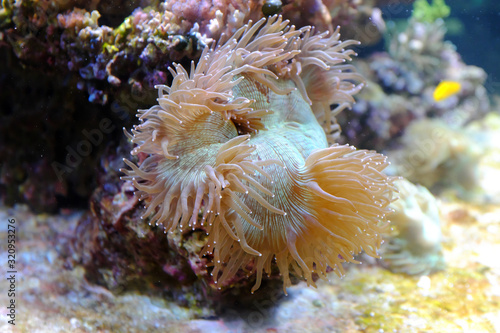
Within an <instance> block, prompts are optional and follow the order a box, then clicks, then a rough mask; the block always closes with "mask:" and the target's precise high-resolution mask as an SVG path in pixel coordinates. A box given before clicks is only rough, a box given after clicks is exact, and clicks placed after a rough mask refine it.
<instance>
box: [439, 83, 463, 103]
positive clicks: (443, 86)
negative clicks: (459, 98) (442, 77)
mask: <svg viewBox="0 0 500 333" xmlns="http://www.w3.org/2000/svg"><path fill="white" fill-rule="evenodd" d="M461 88H462V85H461V84H460V82H458V81H441V82H440V83H439V84H438V86H437V87H436V89H434V93H433V96H434V100H435V101H436V102H440V101H442V100H445V99H447V98H448V97H450V96H453V95H455V94H456V93H458V92H459V91H460V89H461Z"/></svg>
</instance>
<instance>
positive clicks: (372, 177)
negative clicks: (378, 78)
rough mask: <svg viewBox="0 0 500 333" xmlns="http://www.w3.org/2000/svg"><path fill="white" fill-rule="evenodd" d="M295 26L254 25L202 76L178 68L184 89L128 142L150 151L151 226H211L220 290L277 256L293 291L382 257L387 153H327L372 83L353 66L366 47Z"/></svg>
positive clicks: (146, 174)
mask: <svg viewBox="0 0 500 333" xmlns="http://www.w3.org/2000/svg"><path fill="white" fill-rule="evenodd" d="M288 23H289V22H288V21H287V20H283V19H282V18H281V17H280V16H273V17H270V18H268V19H262V20H260V21H258V22H256V23H255V24H252V23H251V22H250V23H249V24H247V25H246V26H244V27H242V28H241V29H239V30H238V31H236V33H235V34H234V35H233V36H232V37H229V38H226V37H222V39H221V40H220V41H219V43H218V44H216V45H214V46H212V47H211V48H206V49H205V50H204V51H203V53H202V55H201V58H200V60H199V62H198V63H197V64H196V65H195V64H194V63H192V64H191V69H190V71H189V72H188V71H187V70H186V69H184V68H183V67H182V66H181V65H179V64H176V65H174V67H173V68H171V69H170V71H171V73H172V75H173V81H172V84H171V86H170V87H167V86H158V87H157V88H158V94H159V96H158V105H155V106H153V107H151V108H150V109H148V110H140V111H139V119H140V124H139V125H137V126H135V127H134V128H133V129H132V131H131V134H129V135H128V136H129V138H130V139H131V141H132V142H133V143H134V144H135V148H134V149H133V150H132V152H131V153H132V155H137V154H139V153H145V154H148V155H149V157H147V158H146V159H145V160H144V161H143V162H142V163H141V164H140V165H139V166H137V165H135V164H134V163H132V162H130V161H126V164H127V165H128V167H129V169H126V170H124V173H125V174H126V176H125V177H124V179H127V180H130V181H132V182H133V184H134V186H135V187H136V188H137V190H138V193H139V196H140V198H141V199H144V200H145V202H146V206H147V208H146V210H145V212H144V214H143V217H144V218H147V219H149V222H150V223H151V224H156V225H163V227H164V230H165V232H168V231H173V230H174V229H175V228H178V229H180V230H185V229H188V228H192V229H195V228H198V227H203V228H204V229H205V230H206V231H207V234H208V237H207V241H206V245H205V247H204V248H203V250H202V253H207V254H210V255H213V266H214V268H213V271H212V275H213V278H214V281H215V282H216V283H218V284H219V285H224V284H225V283H227V282H228V281H230V279H231V278H232V277H233V276H234V275H235V274H236V272H237V271H238V270H239V269H246V268H248V269H250V270H251V271H252V272H253V273H255V274H256V284H255V286H254V288H253V289H252V291H254V290H256V289H258V288H259V286H260V284H261V280H262V273H263V272H267V273H270V271H271V267H272V265H273V260H274V259H275V260H276V265H277V267H278V269H279V270H280V272H281V274H282V276H283V280H284V288H285V292H286V287H287V286H289V285H290V284H291V282H290V278H289V273H290V270H293V271H294V272H295V274H297V275H299V276H302V277H304V278H305V279H306V280H307V283H308V284H311V285H314V282H313V279H312V273H313V272H317V273H318V274H319V275H320V276H321V277H323V278H324V277H326V272H327V267H328V266H330V267H332V268H334V270H335V271H336V272H337V273H338V274H342V272H343V271H342V266H341V263H342V262H344V261H349V262H356V260H355V259H354V256H355V255H356V254H358V253H359V252H361V251H363V250H364V251H365V252H366V253H368V254H369V255H371V256H377V249H378V248H379V246H380V243H381V236H380V235H381V233H382V231H383V230H384V228H386V226H387V221H386V219H385V215H386V214H387V213H388V211H389V208H388V205H389V204H390V203H391V202H392V201H393V200H394V197H393V192H394V186H393V184H392V182H393V179H392V178H390V177H387V176H385V175H384V174H383V173H382V172H381V171H382V170H383V169H384V168H385V167H386V165H387V161H386V159H385V157H384V156H382V155H380V154H377V153H376V152H373V151H364V150H356V149H355V148H353V147H350V146H346V145H345V146H342V145H333V146H331V147H328V145H329V142H330V143H331V142H332V140H333V139H334V138H335V136H336V135H338V133H339V130H340V129H339V127H338V125H336V122H335V115H336V113H338V112H340V111H341V110H342V109H345V108H348V107H349V106H350V105H351V104H352V103H353V102H354V99H353V97H352V96H353V95H354V94H355V93H357V92H358V91H359V90H360V89H361V87H362V85H363V79H362V77H361V76H360V75H359V74H358V73H356V71H355V69H354V68H353V67H352V66H350V65H346V64H344V63H345V62H346V61H349V60H351V56H352V55H354V54H355V53H354V52H353V51H352V50H346V49H345V48H346V47H349V46H351V45H354V44H357V42H355V41H344V42H342V41H340V39H339V37H340V34H339V30H338V29H337V30H336V31H335V32H334V33H333V34H332V35H331V36H328V33H321V34H315V32H314V29H313V28H311V27H304V28H301V29H298V30H297V29H295V27H293V26H290V25H289V24H288ZM332 106H334V108H333V110H332V109H331V107H332Z"/></svg>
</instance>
